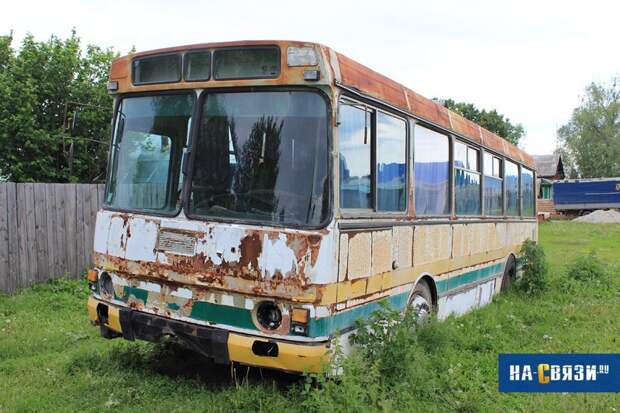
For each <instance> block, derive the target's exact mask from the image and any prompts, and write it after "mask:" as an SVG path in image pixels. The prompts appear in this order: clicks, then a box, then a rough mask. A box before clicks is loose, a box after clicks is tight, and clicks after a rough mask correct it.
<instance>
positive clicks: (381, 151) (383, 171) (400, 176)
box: [377, 112, 407, 211]
mask: <svg viewBox="0 0 620 413" xmlns="http://www.w3.org/2000/svg"><path fill="white" fill-rule="evenodd" d="M406 139H407V129H406V127H405V122H404V121H403V120H401V119H398V118H395V117H393V116H389V115H386V114H384V113H381V112H379V113H378V114H377V210H379V211H404V210H405V209H406V208H407V142H406Z"/></svg>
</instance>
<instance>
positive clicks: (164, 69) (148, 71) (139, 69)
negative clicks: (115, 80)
mask: <svg viewBox="0 0 620 413" xmlns="http://www.w3.org/2000/svg"><path fill="white" fill-rule="evenodd" d="M132 80H133V83H134V84H144V83H163V82H178V81H179V80H181V57H180V56H179V55H176V54H170V55H164V56H154V57H145V58H142V59H136V60H134V61H133V70H132Z"/></svg>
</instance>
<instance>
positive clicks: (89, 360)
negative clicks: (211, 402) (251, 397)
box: [67, 338, 303, 390]
mask: <svg viewBox="0 0 620 413" xmlns="http://www.w3.org/2000/svg"><path fill="white" fill-rule="evenodd" d="M122 340H123V339H122V338H119V339H115V340H114V342H115V343H110V344H113V345H111V346H110V347H109V348H108V349H106V350H105V351H103V352H81V353H79V354H76V355H75V357H73V358H72V360H71V361H70V362H69V364H68V365H67V373H68V374H80V373H84V372H88V371H90V372H92V373H95V374H97V375H111V376H114V375H119V374H121V375H123V373H125V374H127V373H129V374H139V375H145V376H151V375H156V376H159V377H168V378H171V379H183V380H187V381H188V382H190V381H194V382H195V383H196V384H198V385H206V386H207V387H210V388H212V389H214V390H216V389H224V388H228V387H234V386H237V385H241V384H269V385H275V386H277V387H278V388H280V389H281V390H286V389H287V388H288V387H289V386H291V385H292V384H294V383H297V382H299V381H300V380H303V376H301V375H295V374H289V373H285V372H281V371H277V370H271V369H261V368H258V367H248V366H243V365H238V364H234V365H222V364H216V363H214V362H213V360H211V359H209V358H207V357H205V356H203V355H201V354H199V353H197V352H194V351H192V350H190V349H188V348H187V347H184V346H183V345H181V344H178V343H175V342H164V343H156V344H153V343H143V342H123V341H122ZM117 343H118V344H117Z"/></svg>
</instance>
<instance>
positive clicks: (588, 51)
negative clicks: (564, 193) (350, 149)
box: [0, 0, 620, 154]
mask: <svg viewBox="0 0 620 413" xmlns="http://www.w3.org/2000/svg"><path fill="white" fill-rule="evenodd" d="M618 16H620V2H618V1H598V0H590V1H575V2H571V1H568V0H565V1H557V2H556V1H548V0H536V1H531V0H521V1H512V0H499V1H498V0H495V1H482V0H468V1H452V0H443V1H442V0H439V1H429V0H426V1H417V0H410V1H392V0H381V1H377V0H373V1H364V0H358V1H338V0H331V1H323V0H312V1H299V0H289V1H280V2H277V1H270V0H263V1H236V0H227V1H217V2H216V1H194V0H187V1H183V0H176V1H160V0H150V1H141V0H140V1H131V0H124V1H117V0H111V1H102V0H90V1H87V0H81V1H77V0H74V1H71V0H69V1H63V2H58V1H55V2H52V1H40V2H39V1H28V0H21V1H19V2H10V3H8V4H3V11H2V13H1V14H0V34H8V32H9V31H11V30H12V31H13V36H14V39H15V43H14V46H19V44H20V43H21V40H22V39H23V37H24V36H25V35H26V33H28V32H30V33H32V34H33V35H34V36H35V39H36V40H40V41H42V40H46V39H48V38H49V36H50V35H52V34H55V35H57V36H60V37H67V36H69V35H70V33H71V29H72V28H75V29H76V30H77V34H78V36H80V37H81V39H82V40H83V42H84V44H86V43H92V44H96V45H98V46H101V47H104V48H105V47H111V48H113V49H114V50H116V51H118V52H120V53H121V54H125V53H127V52H128V51H129V50H130V49H131V48H132V47H133V46H135V48H136V50H137V51H143V50H150V49H156V48H161V47H167V46H177V45H183V44H192V43H207V42H215V41H232V40H248V39H288V40H305V41H314V42H319V43H323V44H326V45H328V46H330V47H332V48H334V49H335V50H337V51H339V52H340V53H343V54H345V55H347V56H349V57H351V58H353V59H355V60H357V61H359V62H360V63H362V64H364V65H366V66H368V67H370V68H372V69H374V70H376V71H378V72H380V73H382V74H384V75H386V76H388V77H390V78H392V79H394V80H396V81H398V82H400V83H402V84H404V85H406V86H408V87H410V88H411V89H413V90H414V91H416V92H418V93H420V94H422V95H424V96H426V97H428V98H434V97H438V98H452V99H454V100H456V101H466V102H471V103H474V104H475V105H476V106H478V107H479V108H484V109H497V110H498V111H499V112H500V113H502V114H504V115H505V116H507V117H508V118H510V120H511V121H512V122H515V123H522V124H523V126H524V127H525V131H526V136H525V138H524V139H523V140H522V142H521V144H520V146H521V147H522V148H524V149H525V150H526V151H528V152H529V153H532V154H545V153H551V152H552V151H553V150H554V149H555V147H556V131H557V129H558V128H559V127H560V126H562V125H563V124H565V123H566V122H568V121H569V119H570V116H571V113H572V111H573V109H574V108H575V107H576V106H577V105H579V103H580V101H581V98H582V96H583V93H584V89H585V87H586V86H587V85H588V84H589V83H591V82H593V81H595V82H607V81H610V79H611V78H612V77H613V76H617V75H619V74H620V52H619V51H620V45H619V40H620V22H619V21H618Z"/></svg>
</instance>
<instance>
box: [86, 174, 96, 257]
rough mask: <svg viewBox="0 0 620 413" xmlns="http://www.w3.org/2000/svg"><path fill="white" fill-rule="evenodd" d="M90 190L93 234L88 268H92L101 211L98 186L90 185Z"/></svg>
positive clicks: (89, 247) (89, 248)
mask: <svg viewBox="0 0 620 413" xmlns="http://www.w3.org/2000/svg"><path fill="white" fill-rule="evenodd" d="M88 189H89V190H90V226H91V228H92V232H91V234H90V239H89V240H88V254H87V256H88V266H89V267H90V265H91V263H92V259H93V248H94V241H95V228H96V227H97V225H96V223H97V211H98V210H99V201H98V191H97V185H89V186H88Z"/></svg>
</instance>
